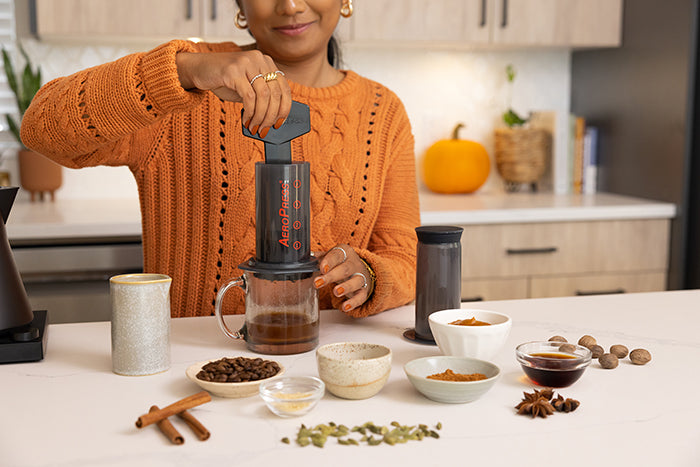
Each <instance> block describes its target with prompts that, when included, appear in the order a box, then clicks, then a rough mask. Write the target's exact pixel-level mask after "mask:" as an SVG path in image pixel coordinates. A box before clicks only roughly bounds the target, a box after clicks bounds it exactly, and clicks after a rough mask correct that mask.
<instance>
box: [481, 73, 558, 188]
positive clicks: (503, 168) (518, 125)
mask: <svg viewBox="0 0 700 467" xmlns="http://www.w3.org/2000/svg"><path fill="white" fill-rule="evenodd" d="M515 76H516V73H515V68H514V67H513V65H508V66H507V67H506V79H507V81H508V109H507V110H506V111H505V112H504V113H503V123H504V124H505V127H502V128H496V130H495V132H494V155H495V159H496V168H497V170H498V173H499V174H500V175H501V177H502V178H503V180H504V181H505V188H506V191H517V190H518V189H520V187H521V185H522V184H528V185H529V186H530V187H531V188H532V190H533V191H537V182H538V180H539V179H540V177H541V176H542V174H544V172H545V169H546V163H547V159H548V155H549V151H550V148H551V141H550V140H551V136H550V135H549V134H548V133H547V132H546V131H545V130H542V129H539V128H532V127H531V126H530V125H529V124H528V123H529V117H528V118H523V117H522V116H520V115H518V113H517V112H515V110H513V107H512V104H511V100H512V99H511V98H512V87H513V82H514V81H515Z"/></svg>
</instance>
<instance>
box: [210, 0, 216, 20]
mask: <svg viewBox="0 0 700 467" xmlns="http://www.w3.org/2000/svg"><path fill="white" fill-rule="evenodd" d="M211 20H212V21H216V0H211Z"/></svg>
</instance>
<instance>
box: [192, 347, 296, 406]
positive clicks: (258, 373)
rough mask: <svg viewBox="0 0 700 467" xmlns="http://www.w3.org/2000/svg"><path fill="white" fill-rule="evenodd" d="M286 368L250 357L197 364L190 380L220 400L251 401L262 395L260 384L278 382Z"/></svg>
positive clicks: (227, 358) (270, 361)
mask: <svg viewBox="0 0 700 467" xmlns="http://www.w3.org/2000/svg"><path fill="white" fill-rule="evenodd" d="M283 373H284V367H282V365H280V364H279V363H277V362H274V361H272V360H264V359H262V358H247V357H223V358H220V359H218V360H207V361H204V362H199V363H195V364H194V365H191V366H190V367H189V368H187V371H186V372H185V374H186V375H187V377H188V378H189V379H190V380H191V381H193V382H194V383H196V384H197V385H199V387H201V388H202V389H204V390H205V391H207V392H209V393H211V394H212V395H214V396H218V397H230V398H238V397H249V396H252V395H255V394H257V393H258V390H259V386H260V383H261V382H262V381H267V380H269V379H272V378H277V377H278V376H281V375H282V374H283Z"/></svg>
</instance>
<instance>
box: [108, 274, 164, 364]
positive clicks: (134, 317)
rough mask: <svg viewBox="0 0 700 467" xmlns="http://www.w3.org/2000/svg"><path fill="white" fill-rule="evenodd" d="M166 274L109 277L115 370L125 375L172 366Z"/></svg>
mask: <svg viewBox="0 0 700 467" xmlns="http://www.w3.org/2000/svg"><path fill="white" fill-rule="evenodd" d="M171 282H172V279H171V278H170V277H169V276H166V275H165V274H148V273H143V274H123V275H119V276H114V277H111V278H110V279H109V289H110V296H111V299H112V371H114V372H115V373H117V374H119V375H125V376H144V375H152V374H155V373H161V372H163V371H166V370H167V369H168V368H170V283H171Z"/></svg>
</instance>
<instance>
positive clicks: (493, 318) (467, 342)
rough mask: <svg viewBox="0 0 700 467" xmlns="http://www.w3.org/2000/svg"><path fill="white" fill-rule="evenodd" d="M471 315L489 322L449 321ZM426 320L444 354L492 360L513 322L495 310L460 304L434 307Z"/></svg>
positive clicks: (504, 340)
mask: <svg viewBox="0 0 700 467" xmlns="http://www.w3.org/2000/svg"><path fill="white" fill-rule="evenodd" d="M472 317H473V318H476V319H477V320H479V321H485V322H487V323H490V325H489V326H460V325H457V324H449V323H451V322H453V321H456V320H462V319H469V318H472ZM428 324H429V325H430V331H431V332H432V333H433V337H434V338H435V342H436V343H437V345H438V347H440V350H441V351H442V353H443V354H445V355H452V356H457V357H471V358H479V359H482V360H491V359H493V357H494V356H496V354H498V352H499V351H500V350H501V349H502V348H503V344H505V342H506V339H507V338H508V334H510V328H511V325H512V322H511V319H510V317H509V316H508V315H506V314H503V313H498V312H496V311H488V310H478V309H468V308H462V309H454V310H441V311H436V312H435V313H432V314H431V315H430V316H429V317H428Z"/></svg>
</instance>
